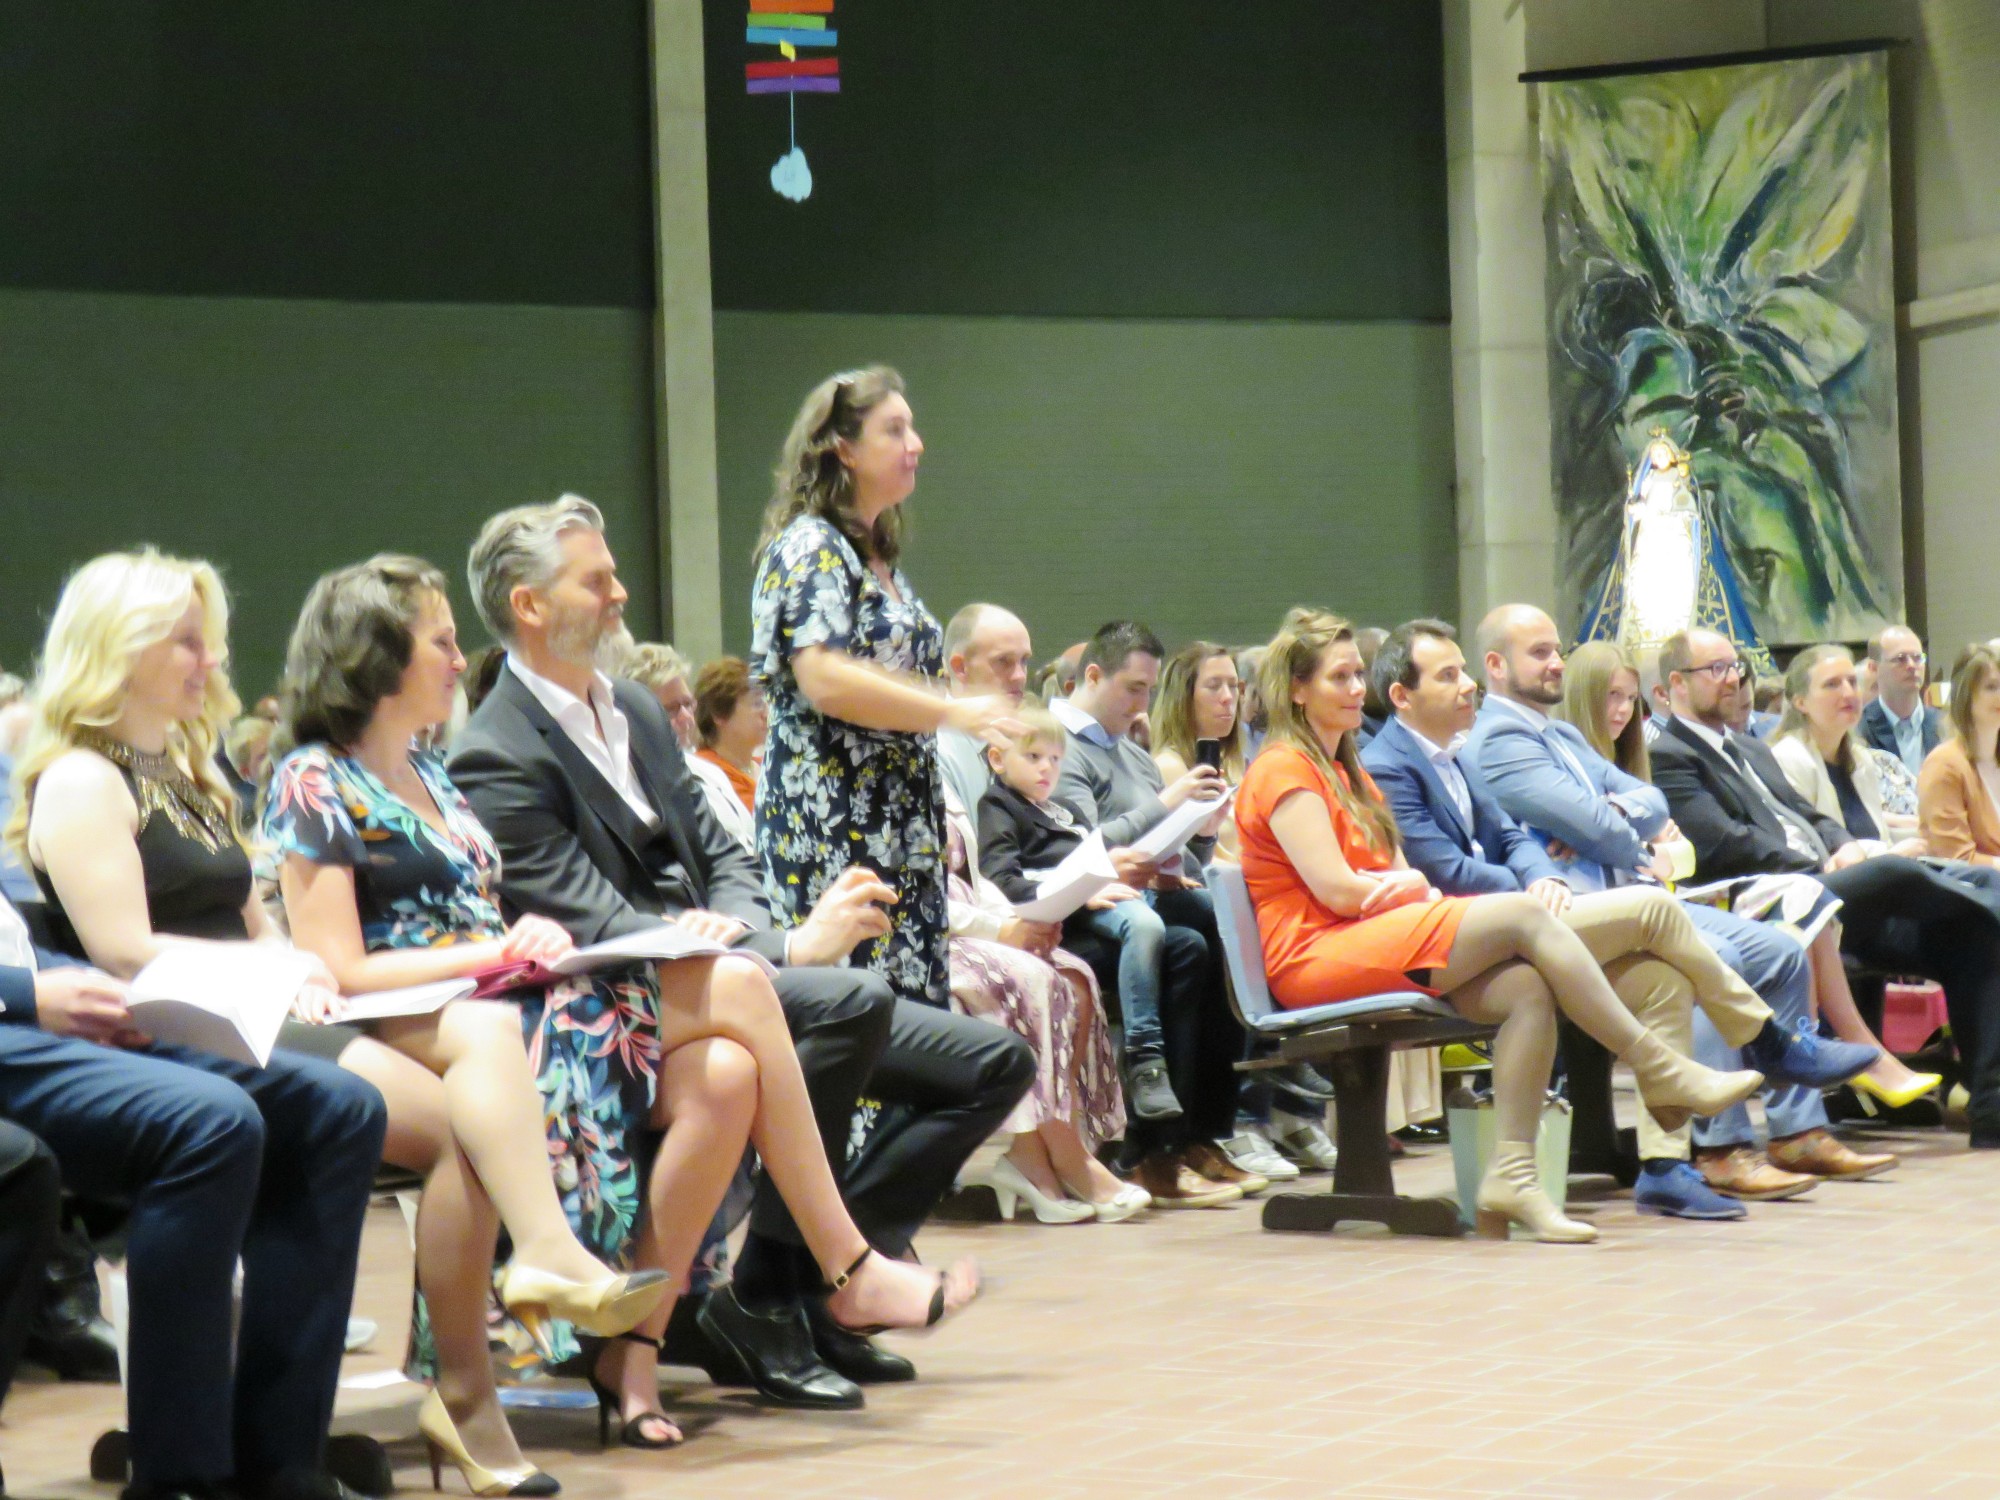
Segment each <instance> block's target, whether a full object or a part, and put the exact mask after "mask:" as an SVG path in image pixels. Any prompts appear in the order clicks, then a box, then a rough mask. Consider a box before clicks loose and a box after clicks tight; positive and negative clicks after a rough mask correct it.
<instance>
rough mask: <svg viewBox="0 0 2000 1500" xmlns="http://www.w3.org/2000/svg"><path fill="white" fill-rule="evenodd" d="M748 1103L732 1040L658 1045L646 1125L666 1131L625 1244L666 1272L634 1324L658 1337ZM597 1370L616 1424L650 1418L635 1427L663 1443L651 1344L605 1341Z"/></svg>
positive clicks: (721, 1187) (713, 1204)
mask: <svg viewBox="0 0 2000 1500" xmlns="http://www.w3.org/2000/svg"><path fill="white" fill-rule="evenodd" d="M756 1111H757V1063H756V1060H755V1059H754V1058H752V1057H751V1055H750V1054H749V1053H748V1052H747V1051H745V1050H744V1049H743V1048H742V1047H740V1046H738V1045H737V1044H736V1043H735V1042H731V1041H725V1040H723V1039H722V1038H720V1037H707V1038H704V1039H702V1040H701V1041H695V1042H689V1043H687V1045H685V1046H682V1047H677V1048H675V1049H674V1050H673V1051H672V1052H670V1053H668V1054H667V1055H666V1057H665V1058H664V1059H663V1060H662V1062H661V1064H660V1089H659V1098H658V1100H657V1102H656V1103H655V1104H654V1107H653V1124H654V1125H655V1126H656V1127H662V1128H664V1129H665V1130H666V1139H665V1140H664V1141H663V1142H662V1143H661V1145H660V1151H659V1155H658V1156H657V1157H655V1158H654V1161H653V1172H652V1176H651V1178H650V1179H649V1180H648V1182H647V1186H646V1218H645V1223H644V1225H643V1226H642V1227H641V1229H640V1231H639V1238H638V1241H637V1243H636V1244H635V1245H634V1247H633V1258H634V1262H635V1263H636V1264H638V1265H640V1266H648V1267H657V1268H659V1269H660V1270H663V1271H665V1272H666V1273H667V1276H668V1278H669V1280H668V1283H667V1284H668V1287H669V1288H670V1290H669V1291H668V1292H667V1296H666V1299H665V1300H664V1301H663V1302H661V1303H660V1305H659V1307H658V1308H657V1309H656V1310H655V1311H654V1313H653V1315H652V1316H651V1317H649V1318H647V1319H646V1320H645V1321H644V1322H643V1323H641V1324H640V1325H639V1326H638V1327H637V1328H636V1329H634V1330H633V1332H635V1333H639V1334H643V1335H645V1336H646V1337H647V1338H650V1339H658V1338H659V1337H660V1336H661V1335H662V1334H664V1333H665V1332H666V1329H667V1319H668V1318H669V1317H670V1316H671V1315H672V1313H673V1310H674V1302H675V1299H676V1298H677V1297H678V1296H679V1294H680V1292H681V1289H682V1288H683V1287H684V1286H685V1285H686V1284H687V1274H688V1267H689V1266H691V1265H692V1264H693V1263H694V1257H695V1253H696V1252H697V1251H698V1250H700V1248H701V1241H702V1236H703V1235H704V1234H705V1233H706V1232H707V1230H708V1226H709V1222H710V1221H711V1220H712V1219H713V1218H714V1217H715V1211H716V1209H717V1208H719V1207H720V1206H721V1205H722V1199H723V1195H724V1194H725V1193H727V1192H728V1191H729V1184H730V1181H731V1179H732V1178H734V1177H735V1175H736V1164H737V1163H738V1162H739V1161H741V1160H742V1159H743V1148H744V1146H745V1145H746V1144H747V1143H748V1141H749V1139H750V1121H751V1119H752V1117H753V1116H754V1115H755V1114H756ZM597 1378H598V1380H599V1381H600V1382H601V1383H602V1384H603V1385H604V1386H605V1387H606V1388H607V1389H610V1390H614V1391H617V1392H618V1393H619V1394H620V1395H621V1396H622V1398H623V1407H622V1410H621V1412H620V1415H619V1420H620V1422H621V1423H624V1422H630V1421H632V1420H633V1419H634V1418H636V1417H640V1416H652V1417H656V1418H657V1419H658V1420H657V1421H653V1422H648V1423H646V1424H645V1428H644V1429H642V1430H643V1431H645V1432H646V1435H647V1436H648V1437H649V1438H652V1439H654V1440H655V1441H673V1440H674V1439H676V1438H678V1436H679V1435H680V1429H679V1428H678V1427H676V1426H675V1425H674V1423H673V1422H672V1421H671V1420H670V1419H669V1418H668V1417H667V1416H666V1414H665V1413H663V1412H662V1411H661V1410H660V1361H659V1356H658V1354H657V1352H656V1351H654V1350H653V1349H650V1348H648V1347H647V1346H646V1345H644V1344H639V1343H635V1342H633V1341H632V1340H630V1339H613V1340H611V1341H610V1342H608V1343H606V1344H605V1346H604V1352H603V1353H602V1354H600V1355H599V1356H598V1360H597Z"/></svg>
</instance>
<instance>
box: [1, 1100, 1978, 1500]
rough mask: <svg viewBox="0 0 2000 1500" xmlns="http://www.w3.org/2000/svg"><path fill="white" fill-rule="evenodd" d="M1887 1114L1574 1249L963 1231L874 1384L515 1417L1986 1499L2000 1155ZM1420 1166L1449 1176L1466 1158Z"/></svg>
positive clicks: (1029, 1456) (947, 1466) (924, 1482)
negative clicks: (1764, 1192) (1863, 1130)
mask: <svg viewBox="0 0 2000 1500" xmlns="http://www.w3.org/2000/svg"><path fill="white" fill-rule="evenodd" d="M1895 1145H1896V1148H1897V1149H1901V1150H1903V1151H1904V1152H1905V1153H1906V1161H1905V1164H1904V1166H1903V1168H1902V1169H1901V1170H1900V1171H1898V1172H1897V1173H1895V1174H1893V1175H1892V1176H1890V1177H1888V1178H1886V1179H1882V1180H1878V1181H1875V1182H1869V1183H1860V1184H1851V1185H1842V1184H1832V1183H1829V1184H1822V1185H1821V1186H1820V1187H1819V1188H1818V1190H1817V1191H1815V1192H1814V1193H1813V1194H1811V1195H1810V1196H1809V1197H1807V1198H1804V1199H1801V1200H1798V1201H1796V1202H1791V1203H1780V1204H1771V1205H1764V1206H1755V1207H1753V1208H1752V1209H1751V1216H1750V1218H1749V1220H1748V1221H1747V1222H1744V1223H1738V1224H1715V1225H1695V1224H1685V1223H1678V1222H1670V1221H1665V1220H1659V1219H1647V1218H1640V1217H1638V1216H1637V1215H1636V1214H1635V1213H1634V1212H1633V1209H1632V1206H1631V1202H1630V1199H1629V1197H1626V1196H1622V1195H1608V1194H1605V1193H1586V1194H1585V1196H1584V1201H1583V1202H1582V1203H1581V1205H1580V1209H1581V1211H1583V1212H1586V1213H1588V1214H1589V1215H1590V1216H1591V1217H1592V1218H1593V1219H1594V1220H1595V1222H1596V1223H1597V1224H1598V1225H1599V1227H1600V1228H1601V1229H1602V1230H1603V1231H1604V1237H1603V1239H1602V1240H1601V1241H1600V1242H1599V1243H1598V1244H1596V1245H1595V1246H1587V1247H1580V1248H1571V1247H1560V1246H1540V1245H1533V1244H1526V1243H1514V1244H1505V1245H1502V1244H1493V1243H1483V1242H1479V1241H1474V1240H1464V1241H1456V1242H1446V1241H1417V1240H1396V1239H1390V1238H1386V1237H1384V1236H1381V1235H1379V1234H1375V1233H1370V1232H1366V1231H1356V1232H1346V1231H1343V1232H1342V1233H1341V1234H1339V1235H1338V1236H1336V1237H1332V1238H1324V1237H1307V1236H1281V1235H1270V1234H1265V1233H1263V1232H1262V1231H1261V1230H1260V1228H1259V1226H1258V1215H1257V1210H1256V1208H1255V1207H1254V1205H1246V1206H1239V1207H1237V1208H1234V1209H1226V1210H1220V1211H1211V1212H1201V1213H1179V1214H1154V1215H1152V1216H1151V1217H1150V1218H1149V1219H1146V1220H1143V1221H1138V1222H1133V1223H1129V1224H1121V1225H1110V1226H1105V1225H1096V1224H1088V1225H1083V1226H1078V1227H1062V1228H1056V1227H1050V1228H1043V1227H1040V1226H1037V1225H1033V1224H1026V1223H1024V1224H1018V1225H991V1226H972V1227H965V1226H950V1227H938V1228H934V1229H933V1230H931V1231H930V1232H929V1233H928V1234H927V1236H926V1239H925V1250H926V1252H927V1254H928V1255H929V1256H930V1257H931V1258H933V1259H937V1258H941V1257H944V1256H946V1255H950V1254H957V1253H962V1252H966V1251H970V1252H973V1253H976V1254H977V1255H978V1256H979V1257H980V1258H981V1260H982V1262H983V1263H984V1264H985V1266H986V1268H987V1271H988V1292H987V1295H986V1296H985V1297H984V1298H983V1299H982V1300H981V1301H980V1302H979V1303H978V1304H976V1305H975V1306H974V1307H973V1308H972V1309H971V1310H970V1311H969V1312H968V1313H966V1314H965V1316H964V1317H963V1318H962V1319H960V1320H958V1321H957V1322H955V1323H954V1324H953V1325H951V1326H950V1327H948V1328H946V1329H945V1330H943V1331H942V1332H941V1333H940V1334H938V1335H937V1336H935V1337H933V1338H930V1339H928V1340H922V1341H917V1340H912V1341H909V1342H908V1343H906V1344H904V1345H903V1346H902V1347H904V1348H906V1349H907V1350H908V1351H909V1352H910V1353H911V1354H912V1355H913V1356H914V1357H915V1358H916V1359H917V1361H918V1362H919V1364H920V1366H921V1368H922V1370H923V1373H924V1378H923V1379H922V1381H921V1382H919V1383H918V1384H916V1385H914V1386H905V1387H900V1388H888V1389H878V1390H877V1391H875V1392H873V1393H871V1395H870V1397H869V1405H868V1409H867V1410H866V1411H865V1412H859V1413H850V1414H827V1415H801V1414H797V1413H789V1412H776V1411H770V1410H765V1409H761V1408H759V1407H758V1406H757V1405H756V1404H755V1402H754V1401H753V1400H751V1399H749V1398H747V1397H745V1396H742V1395H739V1394H726V1395H725V1394H719V1393H718V1392H716V1391H715V1390H714V1389H713V1388H711V1387H709V1386H708V1385H706V1384H705V1383H702V1382H700V1381H699V1379H697V1380H696V1381H695V1382H694V1383H691V1384H685V1385H679V1384H677V1385H674V1386H673V1387H672V1388H671V1390H670V1394H671V1396H672V1401H671V1406H672V1409H673V1410H674V1412H675V1413H676V1414H677V1415H678V1416H679V1417H680V1418H681V1419H682V1421H683V1423H684V1425H686V1426H687V1427H688V1428H689V1431H690V1439H691V1440H690V1442H689V1443H688V1444H687V1446H686V1447H684V1448H682V1449H680V1450H678V1451H675V1452H670V1453H664V1454H641V1453H636V1452H612V1453H609V1454H603V1453H600V1452H598V1450H597V1448H596V1446H595V1423H594V1420H593V1419H592V1418H591V1417H590V1416H589V1414H588V1413H568V1412H538V1413H524V1414H520V1415H519V1416H517V1422H516V1425H517V1429H518V1430H519V1432H520V1433H521V1435H522V1438H523V1441H524V1442H525V1443H526V1444H528V1445H529V1446H530V1447H531V1449H532V1451H533V1454H534V1456H535V1458H536V1459H537V1460H538V1461H539V1462H541V1463H543V1464H545V1465H546V1466H547V1467H548V1468H549V1469H550V1470H551V1471H552V1472H554V1473H555V1474H557V1475H558V1476H559V1477H560V1478H561V1479H562V1480H563V1481H564V1484H565V1493H566V1494H568V1495H571V1496H576V1497H597V1496H606V1497H612V1496H642V1495H662V1496H680V1495H686V1496H703V1497H708V1496H717V1497H730V1500H754V1497H762V1496H774V1497H785V1500H802V1497H807V1496H810V1497H814V1500H988V1497H991V1500H1071V1497H1078V1500H1081V1497H1086V1496H1089V1497H1107V1496H1109V1497H1118V1496H1144V1497H1147V1500H1154V1497H1162V1500H1163V1497H1170V1496H1196V1495H1199V1496H1204V1497H1207V1496H1231V1497H1234V1496H1244V1497H1250V1496H1254V1497H1258V1500H1292V1497H1299V1500H1306V1497H1313V1500H1317V1497H1320V1496H1326V1495H1354V1496H1374V1497H1381V1500H1392V1497H1393V1500H1401V1497H1409V1500H1418V1497H1429V1496H1486V1495H1517V1496H1532V1497H1537V1500H1559V1497H1562V1500H1566V1497H1572V1496H1574V1497H1598V1496H1604V1497H1616V1500H1650V1497H1655V1496H1660V1497H1664V1496H1673V1497H1676V1500H1694V1497H1714V1500H1751V1497H1758V1500H1779V1497H1800V1500H1804V1497H1816V1496H1825V1495H1856V1496H1875V1497H1890V1500H1903V1497H1917V1496H1938V1497H1953V1500H1959V1497H1963V1500H1993V1497H1995V1496H2000V1441H1996V1436H2000V1401H1997V1400H1996V1398H1995V1394H1994V1392H1995V1389H1996V1385H2000V1157H1995V1156H1991V1155H1983V1154H1981V1155H1974V1154H1971V1153H1968V1152H1967V1151H1966V1150H1965V1149H1964V1146H1963V1136H1962V1135H1957V1134H1949V1135H1948V1134H1945V1133H1942V1132H1935V1133H1931V1132H1927V1133H1917V1134H1909V1135H1904V1136H1901V1137H1898V1138H1896V1139H1895ZM1399 1170H1400V1178H1401V1182H1402V1185H1403V1186H1404V1188H1405V1190H1412V1191H1423V1190H1432V1191H1442V1190H1444V1189H1445V1187H1446V1185H1447V1183H1448V1181H1449V1174H1450V1164H1449V1157H1448V1154H1447V1153H1445V1152H1443V1151H1441V1150H1434V1151H1429V1152H1426V1153H1420V1154H1419V1156H1418V1157H1416V1158H1413V1159H1412V1160H1411V1161H1410V1162H1407V1163H1405V1164H1404V1165H1403V1166H1402V1167H1401V1168H1400V1169H1399ZM1323 1181H1324V1179H1307V1182H1308V1183H1314V1182H1323ZM1582 1186H1585V1187H1588V1186H1590V1185H1589V1184H1583V1185H1582ZM364 1270H365V1277H366V1281H365V1286H364V1289H363V1296H362V1311H363V1312H365V1313H367V1314H368V1315H370V1316H373V1317H376V1318H379V1319H380V1320H381V1321H382V1324H383V1327H384V1330H385V1332H384V1334H383V1336H382V1338H381V1340H380V1341H379V1343H378V1349H377V1351H376V1352H373V1353H368V1354H362V1355H358V1356H355V1357H353V1358H351V1359H350V1360H349V1361H348V1374H349V1375H350V1376H351V1375H354V1374H359V1373H363V1372H366V1371H368V1370H373V1369H381V1368H384V1367H386V1366H387V1365H388V1364H389V1363H391V1362H392V1360H393V1358H394V1357H395V1356H396V1355H397V1354H398V1353H399V1352H400V1351H399V1350H397V1349H395V1348H393V1347H392V1346H393V1345H394V1344H395V1343H396V1339H395V1338H394V1336H393V1335H392V1334H391V1333H390V1332H388V1330H392V1329H394V1328H395V1327H396V1326H397V1314H398V1312H399V1310H400V1309H401V1308H402V1307H403V1305H404V1298H405V1297H406V1295H407V1288H408V1276H409V1263H408V1252H407V1248H406V1241H405V1240H404V1237H403V1230H402V1226H401V1223H400V1220H399V1219H398V1218H397V1216H396V1214H395V1213H394V1211H393V1210H389V1209H384V1210H381V1211H378V1212H377V1213H375V1214H374V1215H373V1216H372V1221H371V1224H370V1228H369V1236H368V1243H367V1248H366V1254H365V1265H364ZM414 1404H415V1391H414V1388H412V1387H409V1386H407V1385H406V1386H402V1387H400V1388H399V1389H396V1390H391V1391H376V1392H368V1393H360V1392H346V1393H343V1396H342V1402H341V1410H342V1414H343V1415H342V1424H343V1425H346V1426H355V1427H360V1428H365V1429H366V1430H368V1431H370V1432H373V1433H375V1434H377V1435H378V1436H380V1437H382V1438H383V1439H385V1440H388V1441H390V1442H391V1443H392V1444H393V1447H392V1452H393V1453H394V1455H395V1458H396V1461H397V1463H398V1465H399V1466H400V1467H399V1475H398V1477H399V1479H400V1480H401V1482H402V1483H403V1484H404V1485H405V1486H408V1487H413V1488H427V1487H428V1475H427V1474H426V1473H424V1471H423V1469H422V1466H421V1465H422V1455H421V1452H420V1449H419V1447H418V1445H417V1443H416V1442H415V1441H414V1440H413V1438H412V1437H411V1433H412V1431H413V1428H412V1414H413V1410H412V1409H413V1407H414ZM116 1413H117V1399H116V1395H115V1393H114V1392H112V1391H110V1390H109V1389H107V1388H103V1387H96V1388H85V1387H73V1386H72V1387H60V1386H55V1385H50V1384H39V1383H35V1382H34V1381H33V1380H32V1378H30V1380H29V1382H28V1383H26V1384H24V1385H21V1386H18V1387H17V1388H16V1391H15V1394H14V1396H13V1398H12V1400H11V1401H10V1402H9V1404H8V1407H7V1412H6V1422H5V1425H4V1427H0V1462H4V1464H5V1467H6V1470H7V1473H8V1475H9V1479H10V1482H11V1484H12V1493H14V1494H15V1495H17V1496H21V1495H25V1496H29V1497H39V1496H78V1495H98V1496H103V1495H107V1494H109V1493H110V1491H108V1490H106V1489H104V1488H101V1487H97V1486H93V1485H91V1484H90V1483H89V1481H88V1480H87V1478H86V1477H85V1474H84V1459H85V1454H86V1452H87V1449H88V1445H89V1441H90V1439H91V1437H92V1436H93V1435H94V1434H95V1433H96V1432H97V1431H98V1430H99V1429H100V1428H102V1427H103V1426H105V1425H107V1424H108V1423H109V1422H110V1421H111V1420H112V1419H113V1418H114V1417H115V1416H116ZM445 1485H446V1488H447V1490H448V1491H451V1492H459V1493H462V1490H461V1488H460V1483H459V1481H458V1479H457V1477H456V1476H455V1475H453V1474H450V1473H449V1472H448V1473H447V1475H446V1479H445Z"/></svg>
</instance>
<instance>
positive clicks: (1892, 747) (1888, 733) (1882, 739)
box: [1861, 698, 1944, 760]
mask: <svg viewBox="0 0 2000 1500" xmlns="http://www.w3.org/2000/svg"><path fill="white" fill-rule="evenodd" d="M1917 722H1918V724H1919V725H1921V726H1922V728H1923V731H1924V754H1926V755H1929V754H1930V753H1931V751H1933V750H1935V749H1937V747H1938V741H1939V740H1941V739H1942V738H1943V737H1944V714H1943V713H1942V712H1941V711H1939V710H1938V709H1935V708H1932V707H1931V706H1930V705H1929V704H1925V705H1924V707H1922V708H1921V709H1919V710H1918V711H1917ZM1861 737H1862V738H1863V739H1864V740H1866V741H1867V742H1868V743H1869V744H1871V745H1873V746H1874V747H1875V748H1876V749H1877V750H1887V751H1888V752H1889V753H1890V754H1891V755H1893V756H1895V757H1897V758H1898V759H1899V760H1900V759H1901V758H1902V753H1903V752H1902V751H1900V750H1898V749H1897V748H1896V731H1895V729H1894V728H1893V727H1892V726H1891V725H1890V723H1889V710H1888V709H1886V708H1884V707H1883V706H1882V702H1881V700H1880V699H1879V698H1878V699H1877V700H1876V701H1875V702H1873V703H1871V704H1869V705H1868V706H1867V707H1866V708H1864V709H1862V710H1861Z"/></svg>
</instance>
